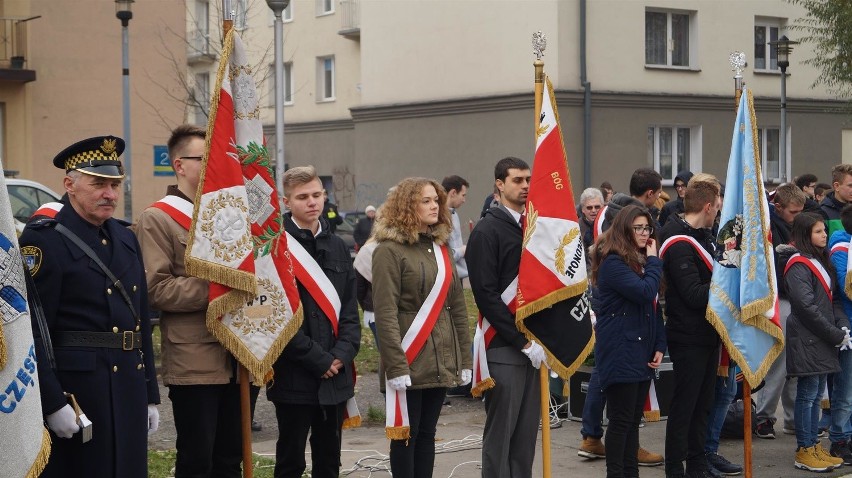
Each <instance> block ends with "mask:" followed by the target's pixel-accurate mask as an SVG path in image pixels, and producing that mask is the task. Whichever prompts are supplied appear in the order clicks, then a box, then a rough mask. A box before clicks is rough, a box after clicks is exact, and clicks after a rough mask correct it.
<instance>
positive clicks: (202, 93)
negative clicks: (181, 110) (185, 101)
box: [192, 72, 210, 124]
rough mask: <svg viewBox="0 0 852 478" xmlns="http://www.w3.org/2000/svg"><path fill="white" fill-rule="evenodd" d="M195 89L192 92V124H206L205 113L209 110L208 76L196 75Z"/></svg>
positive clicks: (203, 74) (205, 74) (204, 74)
mask: <svg viewBox="0 0 852 478" xmlns="http://www.w3.org/2000/svg"><path fill="white" fill-rule="evenodd" d="M194 81H195V87H194V88H193V91H192V104H193V108H192V109H193V123H195V124H207V111H208V110H209V108H210V74H209V73H206V72H205V73H196V74H195V77H194Z"/></svg>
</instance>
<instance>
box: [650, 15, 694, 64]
mask: <svg viewBox="0 0 852 478" xmlns="http://www.w3.org/2000/svg"><path fill="white" fill-rule="evenodd" d="M692 16H693V15H692V14H691V13H689V12H667V11H659V10H657V11H655V10H647V11H645V64H646V65H660V66H671V67H689V66H691V64H692V63H690V48H691V47H692V41H691V40H692V30H693V28H691V25H690V23H691V22H692Z"/></svg>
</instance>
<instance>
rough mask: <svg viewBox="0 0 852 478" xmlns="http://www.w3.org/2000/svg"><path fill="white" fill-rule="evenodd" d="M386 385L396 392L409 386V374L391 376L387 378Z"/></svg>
mask: <svg viewBox="0 0 852 478" xmlns="http://www.w3.org/2000/svg"><path fill="white" fill-rule="evenodd" d="M387 386H388V387H389V388H391V389H393V390H396V391H397V392H402V391H404V390H405V389H406V388H408V387H410V386H411V376H409V375H403V376H401V377H396V378H392V379H390V380H388V383H387Z"/></svg>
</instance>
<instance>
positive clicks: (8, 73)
mask: <svg viewBox="0 0 852 478" xmlns="http://www.w3.org/2000/svg"><path fill="white" fill-rule="evenodd" d="M36 18H41V17H40V16H35V17H29V18H10V17H5V18H3V17H0V81H2V82H11V83H28V82H30V81H35V79H36V72H35V70H30V69H26V68H24V67H25V65H26V63H27V22H29V21H30V20H35V19H36Z"/></svg>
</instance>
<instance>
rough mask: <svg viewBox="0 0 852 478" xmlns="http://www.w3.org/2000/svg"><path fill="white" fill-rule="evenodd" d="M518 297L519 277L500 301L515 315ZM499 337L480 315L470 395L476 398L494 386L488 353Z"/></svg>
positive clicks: (506, 290)
mask: <svg viewBox="0 0 852 478" xmlns="http://www.w3.org/2000/svg"><path fill="white" fill-rule="evenodd" d="M517 295H518V278H517V276H516V277H515V278H514V279H513V280H512V282H511V283H509V285H508V286H507V287H506V289H505V290H504V291H503V293H502V294H500V300H502V301H503V303H504V304H506V306H507V307H508V308H509V312H511V313H512V314H514V313H515V309H516V308H517V303H516V301H515V298H516V297H517ZM495 335H497V331H496V330H495V329H494V328H493V327H491V323H489V322H488V319H486V318H485V317H483V316H482V314H479V320H477V321H476V334H475V335H474V337H473V383H472V384H471V389H470V393H471V395H473V396H474V397H480V396H482V393H483V392H484V391H486V390H488V389H490V388H492V387H493V386H494V379H493V378H491V373H490V372H489V371H488V358H487V356H486V352H487V350H488V346H489V345H490V344H491V340H492V339H494V336H495Z"/></svg>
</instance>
